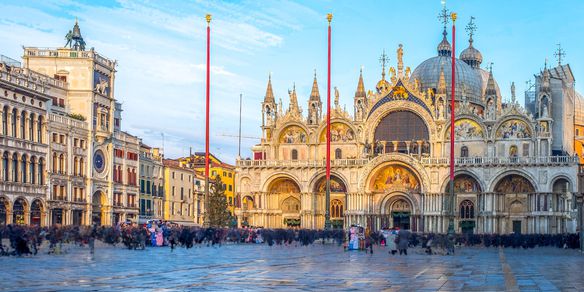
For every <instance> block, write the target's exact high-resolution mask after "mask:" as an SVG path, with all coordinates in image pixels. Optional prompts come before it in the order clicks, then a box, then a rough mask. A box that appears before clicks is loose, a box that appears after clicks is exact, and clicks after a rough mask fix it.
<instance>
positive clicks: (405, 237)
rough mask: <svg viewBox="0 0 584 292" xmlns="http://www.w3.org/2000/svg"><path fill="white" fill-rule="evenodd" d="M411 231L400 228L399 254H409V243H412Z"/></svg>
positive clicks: (398, 238) (398, 235)
mask: <svg viewBox="0 0 584 292" xmlns="http://www.w3.org/2000/svg"><path fill="white" fill-rule="evenodd" d="M410 236H411V233H410V231H409V230H405V229H404V230H400V231H399V232H398V234H397V248H398V249H399V254H400V255H402V254H404V255H408V245H409V244H410Z"/></svg>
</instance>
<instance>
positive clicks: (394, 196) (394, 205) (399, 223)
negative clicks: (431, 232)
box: [380, 191, 415, 229]
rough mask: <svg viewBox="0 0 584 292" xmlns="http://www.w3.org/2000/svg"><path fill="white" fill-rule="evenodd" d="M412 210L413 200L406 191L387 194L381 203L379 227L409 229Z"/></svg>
mask: <svg viewBox="0 0 584 292" xmlns="http://www.w3.org/2000/svg"><path fill="white" fill-rule="evenodd" d="M414 210H415V208H414V202H413V201H412V199H411V198H410V196H409V195H408V194H407V193H404V192H399V191H398V192H392V193H389V194H387V195H386V196H385V197H384V199H383V201H382V203H381V210H380V211H381V212H380V213H381V227H382V228H392V227H394V228H395V227H398V228H400V229H411V228H412V220H413V215H414V214H415V212H414Z"/></svg>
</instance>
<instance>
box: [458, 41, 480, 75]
mask: <svg viewBox="0 0 584 292" xmlns="http://www.w3.org/2000/svg"><path fill="white" fill-rule="evenodd" d="M460 59H461V60H463V61H464V62H465V63H467V64H468V65H469V66H471V67H472V68H474V69H477V68H480V67H481V63H482V62H483V54H481V52H480V51H479V50H477V49H475V47H473V46H472V42H471V43H470V44H469V46H468V48H466V49H464V50H463V51H462V52H461V53H460Z"/></svg>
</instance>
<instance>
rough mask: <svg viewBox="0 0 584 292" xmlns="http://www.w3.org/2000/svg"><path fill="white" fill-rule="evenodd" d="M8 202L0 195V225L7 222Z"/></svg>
mask: <svg viewBox="0 0 584 292" xmlns="http://www.w3.org/2000/svg"><path fill="white" fill-rule="evenodd" d="M9 209H10V202H9V201H8V199H6V198H5V197H0V226H3V225H6V224H8V210H9Z"/></svg>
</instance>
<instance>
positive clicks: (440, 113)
mask: <svg viewBox="0 0 584 292" xmlns="http://www.w3.org/2000/svg"><path fill="white" fill-rule="evenodd" d="M442 118H444V101H443V100H442V98H441V99H440V100H439V101H438V119H442Z"/></svg>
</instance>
